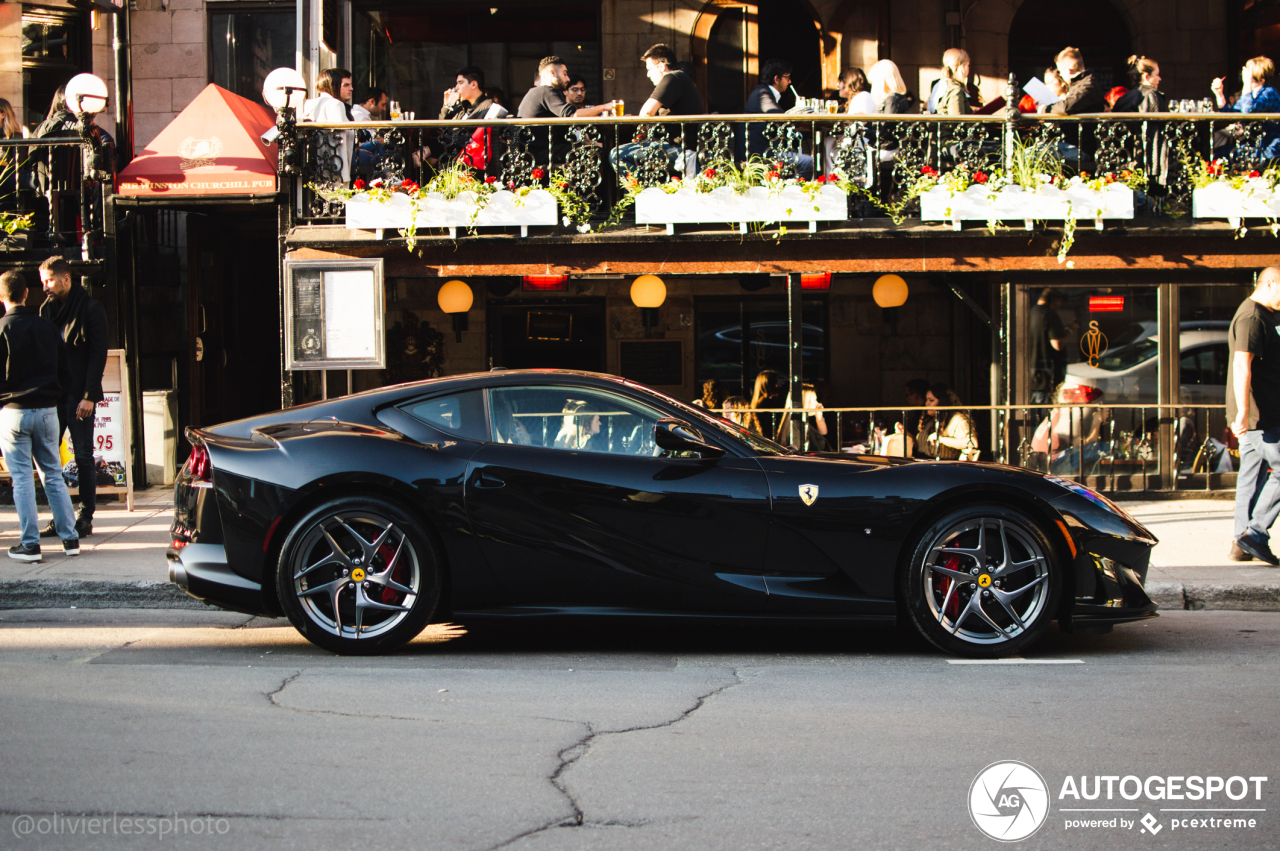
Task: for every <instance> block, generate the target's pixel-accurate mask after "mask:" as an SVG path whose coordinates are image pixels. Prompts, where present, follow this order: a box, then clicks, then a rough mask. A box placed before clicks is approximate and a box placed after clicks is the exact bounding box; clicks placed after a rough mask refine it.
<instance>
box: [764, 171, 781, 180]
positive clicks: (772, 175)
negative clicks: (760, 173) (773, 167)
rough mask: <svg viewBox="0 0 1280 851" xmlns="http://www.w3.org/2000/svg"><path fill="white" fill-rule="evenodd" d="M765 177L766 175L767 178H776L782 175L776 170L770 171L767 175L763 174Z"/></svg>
mask: <svg viewBox="0 0 1280 851" xmlns="http://www.w3.org/2000/svg"><path fill="white" fill-rule="evenodd" d="M765 177H767V178H768V179H769V180H777V179H779V178H780V177H782V175H781V174H779V173H778V172H776V171H771V172H769V173H768V174H767V175H765Z"/></svg>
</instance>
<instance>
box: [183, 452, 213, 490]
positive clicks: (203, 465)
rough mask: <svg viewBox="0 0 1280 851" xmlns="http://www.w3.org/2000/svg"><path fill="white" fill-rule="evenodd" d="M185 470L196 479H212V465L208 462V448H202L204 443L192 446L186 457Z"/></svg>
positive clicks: (200, 480)
mask: <svg viewBox="0 0 1280 851" xmlns="http://www.w3.org/2000/svg"><path fill="white" fill-rule="evenodd" d="M187 472H188V473H190V474H191V477H192V478H194V479H195V480H196V481H199V482H211V481H213V465H212V464H211V463H210V462H209V450H208V449H205V448H204V444H196V445H195V446H194V447H192V449H191V457H189V458H188V459H187Z"/></svg>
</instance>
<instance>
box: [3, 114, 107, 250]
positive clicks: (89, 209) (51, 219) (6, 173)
mask: <svg viewBox="0 0 1280 851" xmlns="http://www.w3.org/2000/svg"><path fill="white" fill-rule="evenodd" d="M86 156H88V157H90V158H91V161H90V163H89V169H88V174H89V176H86V168H85V157H86ZM111 159H112V158H111V153H110V151H109V150H98V149H95V148H94V147H93V145H92V144H90V143H86V142H85V141H84V140H83V139H80V138H78V137H74V136H67V137H56V138H45V139H6V140H0V222H2V223H3V225H4V231H5V232H4V233H3V234H2V235H0V236H3V238H4V248H5V249H7V250H23V249H27V248H40V249H50V250H60V249H65V248H68V247H73V246H77V245H79V246H81V247H82V248H86V247H87V246H88V244H89V243H91V242H92V241H93V240H94V238H95V237H96V236H97V235H100V234H101V233H102V201H103V192H104V188H105V191H107V192H110V191H111V187H112V184H113V182H114V181H113V176H114V166H113V164H112V162H111Z"/></svg>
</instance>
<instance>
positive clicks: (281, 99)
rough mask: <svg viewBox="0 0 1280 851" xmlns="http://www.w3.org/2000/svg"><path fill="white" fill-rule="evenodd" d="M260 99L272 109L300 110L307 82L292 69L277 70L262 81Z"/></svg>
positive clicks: (304, 99)
mask: <svg viewBox="0 0 1280 851" xmlns="http://www.w3.org/2000/svg"><path fill="white" fill-rule="evenodd" d="M262 99H263V100H265V101H266V102H267V105H268V106H270V107H271V108H272V109H285V108H288V109H301V108H302V104H303V103H304V102H306V99H307V81H306V80H304V79H302V75H301V74H299V73H298V72H297V71H296V70H295V69H293V68H277V69H276V70H274V71H272V72H271V73H270V74H268V75H267V79H265V80H263V81H262Z"/></svg>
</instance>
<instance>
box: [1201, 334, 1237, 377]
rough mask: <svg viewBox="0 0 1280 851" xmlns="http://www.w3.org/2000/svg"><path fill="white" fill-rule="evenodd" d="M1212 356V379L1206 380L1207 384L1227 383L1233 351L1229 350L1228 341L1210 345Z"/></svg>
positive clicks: (1210, 355)
mask: <svg viewBox="0 0 1280 851" xmlns="http://www.w3.org/2000/svg"><path fill="white" fill-rule="evenodd" d="M1209 357H1210V361H1209V362H1210V364H1211V366H1210V369H1211V370H1212V371H1211V372H1210V375H1211V376H1212V378H1211V379H1209V380H1207V381H1205V383H1206V384H1226V383H1227V366H1228V365H1230V361H1231V353H1230V352H1229V351H1227V344H1226V343H1215V344H1213V345H1212V346H1210V347H1209Z"/></svg>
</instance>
